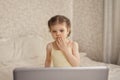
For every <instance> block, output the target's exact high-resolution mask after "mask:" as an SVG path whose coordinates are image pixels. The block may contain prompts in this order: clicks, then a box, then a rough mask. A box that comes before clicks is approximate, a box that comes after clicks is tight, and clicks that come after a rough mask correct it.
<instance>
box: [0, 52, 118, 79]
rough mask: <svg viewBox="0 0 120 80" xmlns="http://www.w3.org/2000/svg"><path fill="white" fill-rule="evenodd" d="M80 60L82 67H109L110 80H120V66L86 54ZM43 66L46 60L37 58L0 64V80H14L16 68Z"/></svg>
mask: <svg viewBox="0 0 120 80" xmlns="http://www.w3.org/2000/svg"><path fill="white" fill-rule="evenodd" d="M80 58H81V65H80V66H103V65H105V66H108V67H109V69H110V71H109V80H120V77H119V76H120V66H117V65H113V64H105V63H101V62H96V61H93V60H91V59H90V58H88V57H87V56H86V54H85V53H80ZM40 60H41V61H40ZM43 64H44V58H43V59H40V58H39V57H37V56H36V57H31V58H26V59H16V60H13V61H7V62H0V80H12V79H13V76H12V71H13V69H14V68H15V67H31V66H32V67H34V66H37V67H38V66H40V67H43Z"/></svg>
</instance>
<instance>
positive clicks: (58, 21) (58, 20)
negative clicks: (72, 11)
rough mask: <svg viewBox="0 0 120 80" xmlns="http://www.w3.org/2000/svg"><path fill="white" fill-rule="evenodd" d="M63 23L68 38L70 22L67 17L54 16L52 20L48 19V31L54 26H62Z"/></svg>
mask: <svg viewBox="0 0 120 80" xmlns="http://www.w3.org/2000/svg"><path fill="white" fill-rule="evenodd" d="M64 22H65V23H66V25H67V29H69V34H68V36H70V33H71V23H70V20H69V19H68V18H67V17H65V16H63V15H56V16H53V17H52V18H50V19H49V20H48V27H49V30H50V29H51V26H53V25H56V24H62V23H64Z"/></svg>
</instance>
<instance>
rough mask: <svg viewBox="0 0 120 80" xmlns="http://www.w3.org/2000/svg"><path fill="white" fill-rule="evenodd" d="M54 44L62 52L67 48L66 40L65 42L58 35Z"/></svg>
mask: <svg viewBox="0 0 120 80" xmlns="http://www.w3.org/2000/svg"><path fill="white" fill-rule="evenodd" d="M56 44H57V46H58V48H59V49H60V50H61V51H63V52H66V51H67V50H68V48H69V46H68V44H67V42H65V40H64V39H63V38H61V37H58V38H57V39H56Z"/></svg>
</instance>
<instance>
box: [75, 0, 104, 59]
mask: <svg viewBox="0 0 120 80" xmlns="http://www.w3.org/2000/svg"><path fill="white" fill-rule="evenodd" d="M73 12H74V13H73V39H74V40H76V41H78V42H79V47H80V51H83V52H86V53H87V54H88V56H89V57H91V58H92V59H95V60H102V55H103V54H102V53H103V0H74V6H73Z"/></svg>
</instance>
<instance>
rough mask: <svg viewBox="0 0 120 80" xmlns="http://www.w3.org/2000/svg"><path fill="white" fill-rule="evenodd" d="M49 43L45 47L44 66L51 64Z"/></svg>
mask: <svg viewBox="0 0 120 80" xmlns="http://www.w3.org/2000/svg"><path fill="white" fill-rule="evenodd" d="M50 47H51V46H50V44H48V45H47V47H46V59H45V67H50V65H51V49H50Z"/></svg>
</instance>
